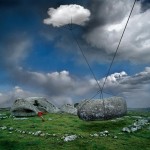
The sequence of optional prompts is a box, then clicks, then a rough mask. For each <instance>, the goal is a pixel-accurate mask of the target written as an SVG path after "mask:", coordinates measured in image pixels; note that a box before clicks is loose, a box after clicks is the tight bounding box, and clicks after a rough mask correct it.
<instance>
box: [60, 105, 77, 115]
mask: <svg viewBox="0 0 150 150" xmlns="http://www.w3.org/2000/svg"><path fill="white" fill-rule="evenodd" d="M60 111H61V112H65V113H68V114H72V115H77V108H75V107H74V106H73V105H71V104H64V105H63V106H62V107H61V108H60Z"/></svg>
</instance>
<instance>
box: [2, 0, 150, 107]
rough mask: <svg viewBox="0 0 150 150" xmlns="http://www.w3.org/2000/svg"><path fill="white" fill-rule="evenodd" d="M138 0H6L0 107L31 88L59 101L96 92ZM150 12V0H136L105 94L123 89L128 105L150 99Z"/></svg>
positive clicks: (76, 99) (117, 93) (32, 92)
mask: <svg viewBox="0 0 150 150" xmlns="http://www.w3.org/2000/svg"><path fill="white" fill-rule="evenodd" d="M133 3H134V0H111V1H110V0H55V1H52V0H0V107H9V106H11V105H12V103H13V102H14V100H15V99H16V98H25V97H29V96H40V97H46V98H47V99H48V100H49V101H50V102H52V103H53V104H55V105H56V106H61V105H63V104H66V103H70V104H74V103H76V102H80V101H81V100H83V99H90V98H91V97H93V96H94V95H95V94H96V93H97V92H98V91H99V90H100V88H99V86H98V84H97V82H98V83H99V85H100V87H102V85H103V83H104V81H105V78H106V76H107V73H108V69H109V66H110V63H111V61H112V59H113V56H114V53H115V50H116V48H117V45H118V43H119V40H120V37H121V34H122V32H123V29H124V26H125V23H126V21H127V18H128V16H129V13H130V11H131V8H132V5H133ZM149 18H150V2H149V1H148V0H138V1H137V2H136V4H135V7H134V10H133V12H132V15H131V18H130V20H129V23H128V26H127V29H126V31H125V34H124V36H123V39H122V41H121V44H120V47H119V49H118V53H117V55H116V57H115V60H114V63H113V65H112V67H111V70H110V72H109V75H108V78H107V80H106V84H105V86H104V93H103V96H104V98H105V97H111V96H122V97H124V98H125V99H126V101H127V106H128V107H132V108H142V107H150V94H149V91H150V30H149V28H150V20H149ZM81 50H82V52H83V53H84V56H85V57H86V59H87V61H88V63H89V65H90V67H91V69H92V71H93V73H94V76H93V74H92V73H91V71H90V69H89V67H88V65H87V63H86V61H85V59H84V57H83V55H82V53H81ZM95 78H96V80H97V82H96V80H95ZM106 93H107V94H106ZM100 97H101V95H100V94H98V95H97V96H96V97H95V98H100Z"/></svg>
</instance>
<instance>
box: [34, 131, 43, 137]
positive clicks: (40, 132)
mask: <svg viewBox="0 0 150 150" xmlns="http://www.w3.org/2000/svg"><path fill="white" fill-rule="evenodd" d="M40 134H42V131H37V132H35V133H34V135H35V136H39V135H40Z"/></svg>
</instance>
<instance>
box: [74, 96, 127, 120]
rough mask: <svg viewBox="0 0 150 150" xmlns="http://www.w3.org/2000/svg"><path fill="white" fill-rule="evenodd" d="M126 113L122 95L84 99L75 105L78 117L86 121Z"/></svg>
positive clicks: (119, 115)
mask: <svg viewBox="0 0 150 150" xmlns="http://www.w3.org/2000/svg"><path fill="white" fill-rule="evenodd" d="M126 113H127V104H126V101H125V100H124V99H123V98H122V97H110V98H105V99H97V100H84V101H82V102H81V103H79V105H78V107H77V115H78V117H79V118H80V119H82V120H86V121H92V120H106V119H112V118H116V117H121V116H124V115H125V114H126Z"/></svg>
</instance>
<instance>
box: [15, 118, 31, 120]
mask: <svg viewBox="0 0 150 150" xmlns="http://www.w3.org/2000/svg"><path fill="white" fill-rule="evenodd" d="M27 119H29V118H14V119H13V120H27Z"/></svg>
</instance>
